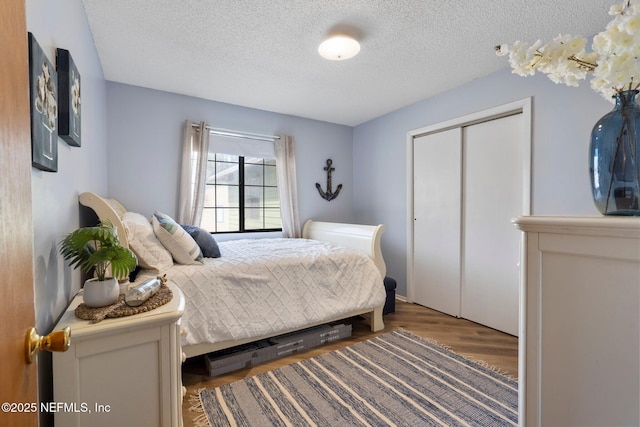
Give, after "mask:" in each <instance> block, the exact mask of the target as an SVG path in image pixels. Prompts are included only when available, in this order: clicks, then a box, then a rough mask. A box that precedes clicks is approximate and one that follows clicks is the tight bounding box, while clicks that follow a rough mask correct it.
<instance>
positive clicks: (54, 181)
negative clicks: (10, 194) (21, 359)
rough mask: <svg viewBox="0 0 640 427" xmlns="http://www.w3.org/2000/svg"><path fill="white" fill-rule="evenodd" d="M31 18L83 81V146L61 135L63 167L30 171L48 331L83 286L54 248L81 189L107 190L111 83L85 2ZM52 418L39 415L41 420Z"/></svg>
mask: <svg viewBox="0 0 640 427" xmlns="http://www.w3.org/2000/svg"><path fill="white" fill-rule="evenodd" d="M26 21H27V30H28V31H30V32H31V33H33V35H34V36H35V38H36V39H37V41H38V43H39V44H40V46H41V47H42V49H43V50H44V52H45V54H46V55H47V57H48V58H49V61H51V63H52V64H53V65H54V67H55V63H56V59H55V58H56V56H55V51H56V48H63V49H67V50H69V51H70V52H71V56H72V57H73V60H74V62H75V63H76V66H77V67H78V70H79V71H80V76H81V80H82V93H81V97H82V147H80V148H78V147H71V146H69V145H67V143H66V142H64V141H63V140H62V139H59V140H58V172H56V173H51V172H42V171H40V170H38V169H35V168H33V169H32V173H31V191H32V201H33V229H34V273H35V285H34V288H35V310H36V327H37V329H38V332H39V333H40V334H45V333H49V332H50V331H51V329H52V328H53V326H54V324H55V322H56V321H57V319H58V317H59V316H60V314H61V313H62V311H63V310H64V309H65V308H66V307H67V304H68V302H69V300H70V299H71V297H72V296H73V295H74V294H75V293H76V292H77V291H78V290H79V289H80V273H79V272H78V271H75V270H71V269H70V268H69V267H66V266H65V263H64V260H63V259H62V257H60V256H59V255H58V247H57V245H58V242H59V241H60V240H61V239H62V237H63V236H64V235H65V234H67V233H69V232H71V231H73V230H75V229H76V228H78V227H79V226H80V213H79V207H78V194H79V193H80V192H83V191H89V190H91V191H96V192H99V193H105V192H106V190H107V165H106V156H107V139H106V84H105V80H104V76H103V73H102V66H101V65H100V61H99V59H98V55H97V53H96V49H95V46H94V43H93V37H92V35H91V32H90V29H89V24H88V22H87V18H86V16H85V13H84V7H83V5H82V2H81V0H65V1H63V2H57V1H56V2H52V1H48V0H27V1H26ZM26 36H27V35H26V34H25V37H26ZM38 365H39V396H40V399H41V400H51V399H52V398H53V396H52V385H51V356H50V354H49V353H47V352H42V353H40V354H39V355H38ZM51 424H52V418H51V417H50V416H44V415H43V416H41V420H40V425H42V426H44V425H51Z"/></svg>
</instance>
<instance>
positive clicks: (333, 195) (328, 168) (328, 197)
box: [316, 159, 342, 202]
mask: <svg viewBox="0 0 640 427" xmlns="http://www.w3.org/2000/svg"><path fill="white" fill-rule="evenodd" d="M332 164H333V160H331V159H327V166H326V167H325V168H324V170H326V171H327V191H322V186H321V185H320V184H318V183H317V182H316V188H317V189H318V192H319V193H320V197H322V198H323V199H325V200H326V201H328V202H330V201H331V200H333V199H335V198H336V197H338V193H340V190H341V189H342V184H340V185H338V187H337V188H336V192H335V193H334V192H333V191H332V190H331V172H332V171H334V170H336V168H332V167H331V165H332Z"/></svg>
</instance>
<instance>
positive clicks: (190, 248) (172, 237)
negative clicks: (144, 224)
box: [151, 211, 202, 264]
mask: <svg viewBox="0 0 640 427" xmlns="http://www.w3.org/2000/svg"><path fill="white" fill-rule="evenodd" d="M151 224H152V225H153V231H154V232H155V233H156V237H157V238H158V240H160V242H162V244H163V245H164V247H165V248H167V249H168V250H169V252H171V255H172V256H173V260H174V261H175V262H177V263H178V264H202V251H201V250H200V246H198V244H197V243H196V241H195V240H194V239H193V237H191V236H190V235H189V233H187V232H186V231H185V230H184V228H182V227H181V226H180V224H178V223H177V222H175V221H174V220H173V218H171V217H170V216H169V215H165V214H163V213H162V212H158V211H156V212H154V213H153V216H152V217H151Z"/></svg>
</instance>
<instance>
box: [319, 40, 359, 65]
mask: <svg viewBox="0 0 640 427" xmlns="http://www.w3.org/2000/svg"><path fill="white" fill-rule="evenodd" d="M358 52H360V43H358V42H357V41H356V40H354V39H353V38H351V37H349V36H332V37H329V38H328V39H326V40H325V41H323V42H322V43H320V46H319V47H318V53H320V55H321V56H322V57H323V58H326V59H329V60H331V61H342V60H344V59H349V58H353V57H354V56H356V55H357V54H358Z"/></svg>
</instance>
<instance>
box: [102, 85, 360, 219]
mask: <svg viewBox="0 0 640 427" xmlns="http://www.w3.org/2000/svg"><path fill="white" fill-rule="evenodd" d="M107 94H108V95H107V99H108V114H107V115H108V129H107V136H108V140H109V153H108V158H107V164H108V165H109V166H108V167H109V195H110V196H111V197H115V198H117V199H119V200H120V201H121V202H122V203H123V204H124V205H125V206H126V207H127V209H129V210H131V211H134V212H139V213H142V214H144V215H151V214H152V213H153V211H154V210H159V211H162V212H165V213H167V214H168V215H171V216H175V215H176V214H177V204H178V187H179V171H180V156H181V153H182V147H181V145H182V142H181V140H182V133H183V126H184V121H185V120H186V119H189V120H193V121H196V122H199V121H205V122H207V124H209V125H210V126H213V127H217V128H224V129H233V130H239V131H244V132H250V133H259V134H266V135H276V134H280V133H284V134H289V135H293V136H294V137H295V142H296V147H295V150H296V168H297V177H298V179H297V184H298V197H299V208H300V219H301V221H302V222H304V221H305V220H307V219H309V218H313V219H317V220H322V221H353V219H354V210H353V195H354V193H353V192H354V186H353V175H352V173H351V168H352V164H353V150H352V138H353V130H352V128H351V127H348V126H343V125H336V124H331V123H326V122H319V121H315V120H308V119H303V118H300V117H294V116H288V115H283V114H277V113H272V112H267V111H262V110H256V109H252V108H246V107H239V106H235V105H230V104H224V103H220V102H214V101H207V100H203V99H199V98H193V97H189V96H182V95H176V94H172V93H167V92H161V91H157V90H151V89H145V88H141V87H134V86H127V85H123V84H119V83H113V82H109V83H108V84H107ZM327 158H331V159H333V164H334V166H335V168H336V170H335V172H334V174H333V183H334V188H335V186H336V185H338V184H344V186H343V189H342V192H341V193H340V195H339V196H338V198H336V199H335V200H333V201H331V202H327V201H326V200H324V199H322V198H320V196H319V194H318V191H317V190H316V188H315V183H316V182H319V183H320V184H322V187H323V188H326V181H327V175H326V172H325V171H324V170H323V167H324V166H325V161H326V159H327Z"/></svg>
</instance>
